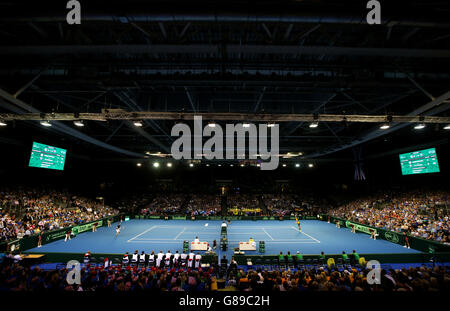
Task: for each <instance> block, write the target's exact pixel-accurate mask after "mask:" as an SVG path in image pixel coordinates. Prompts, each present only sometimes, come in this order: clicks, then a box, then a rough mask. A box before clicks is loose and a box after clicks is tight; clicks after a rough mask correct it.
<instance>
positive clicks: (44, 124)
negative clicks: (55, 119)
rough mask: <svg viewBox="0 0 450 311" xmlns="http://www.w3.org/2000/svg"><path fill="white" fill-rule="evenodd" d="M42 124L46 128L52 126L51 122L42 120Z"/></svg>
mask: <svg viewBox="0 0 450 311" xmlns="http://www.w3.org/2000/svg"><path fill="white" fill-rule="evenodd" d="M40 123H41V125H42V126H45V127H50V126H52V124H51V123H50V122H49V121H45V120H42V121H41V122H40Z"/></svg>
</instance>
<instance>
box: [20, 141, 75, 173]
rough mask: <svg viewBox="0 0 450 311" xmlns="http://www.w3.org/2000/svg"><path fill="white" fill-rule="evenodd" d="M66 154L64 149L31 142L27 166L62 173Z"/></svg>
mask: <svg viewBox="0 0 450 311" xmlns="http://www.w3.org/2000/svg"><path fill="white" fill-rule="evenodd" d="M66 153H67V150H66V149H61V148H57V147H53V146H48V145H44V144H40V143H37V142H33V148H32V150H31V156H30V163H29V164H28V166H30V167H40V168H48V169H52V170H60V171H62V170H64V164H65V162H66Z"/></svg>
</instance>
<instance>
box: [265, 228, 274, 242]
mask: <svg viewBox="0 0 450 311" xmlns="http://www.w3.org/2000/svg"><path fill="white" fill-rule="evenodd" d="M262 230H263V231H264V232H265V233H266V234H267V235H268V236H269V238H271V239H272V241H273V240H274V239H273V238H272V236H271V235H270V234H269V233H268V232H267V231H266V229H264V228H262Z"/></svg>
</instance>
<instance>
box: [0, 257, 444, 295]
mask: <svg viewBox="0 0 450 311" xmlns="http://www.w3.org/2000/svg"><path fill="white" fill-rule="evenodd" d="M218 270H219V269H217V268H214V267H208V268H199V269H174V268H173V269H164V268H156V267H152V268H140V269H139V268H137V267H134V268H132V267H130V266H128V267H125V266H120V265H118V266H110V267H108V268H104V267H90V266H86V267H83V268H82V269H81V284H73V285H69V284H68V283H67V281H66V277H67V274H68V270H67V269H58V270H50V271H48V270H43V269H41V268H39V267H35V268H30V267H27V266H25V267H24V266H21V265H20V264H9V265H0V291H60V292H62V291H95V292H130V291H133V292H134V291H157V292H160V291H186V292H214V291H255V292H259V291H265V292H267V291H271V292H275V291H276V292H278V291H294V292H315V291H344V292H352V291H370V292H380V291H383V292H390V291H403V292H424V291H444V292H445V291H448V290H449V289H450V275H449V271H448V267H443V266H436V267H434V268H428V267H425V266H422V267H417V268H412V267H411V268H408V269H406V268H403V269H396V270H394V269H389V270H385V269H383V270H382V271H381V284H372V285H370V284H369V283H368V282H367V278H368V272H369V270H365V269H364V270H361V269H358V270H357V269H356V268H352V269H348V270H344V271H338V270H334V269H328V268H323V267H321V268H319V269H317V270H316V269H304V270H292V271H291V270H286V269H281V270H273V271H268V270H262V269H257V270H252V269H251V270H248V271H245V270H244V269H236V270H233V272H231V273H228V274H227V273H225V274H223V273H218Z"/></svg>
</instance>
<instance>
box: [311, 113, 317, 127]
mask: <svg viewBox="0 0 450 311" xmlns="http://www.w3.org/2000/svg"><path fill="white" fill-rule="evenodd" d="M313 119H314V121H313V122H311V124H310V125H309V127H310V128H316V127H318V126H319V115H318V114H317V113H315V114H314V115H313Z"/></svg>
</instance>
